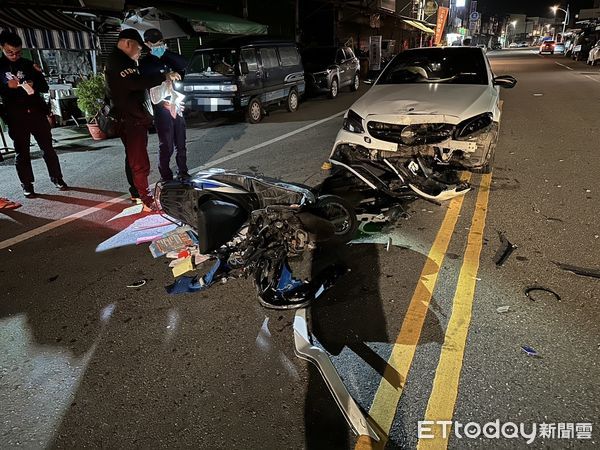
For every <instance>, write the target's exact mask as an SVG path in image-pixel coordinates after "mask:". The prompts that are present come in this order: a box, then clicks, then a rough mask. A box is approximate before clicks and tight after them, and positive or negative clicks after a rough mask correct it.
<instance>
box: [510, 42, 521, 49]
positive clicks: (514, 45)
mask: <svg viewBox="0 0 600 450" xmlns="http://www.w3.org/2000/svg"><path fill="white" fill-rule="evenodd" d="M518 46H519V44H517V43H516V42H511V43H510V44H509V45H508V48H517V47H518Z"/></svg>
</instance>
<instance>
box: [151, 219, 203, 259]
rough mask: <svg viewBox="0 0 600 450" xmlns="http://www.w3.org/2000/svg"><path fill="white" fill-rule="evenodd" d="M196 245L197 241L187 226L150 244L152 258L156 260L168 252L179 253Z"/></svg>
mask: <svg viewBox="0 0 600 450" xmlns="http://www.w3.org/2000/svg"><path fill="white" fill-rule="evenodd" d="M196 245H198V239H197V238H196V236H195V235H194V233H193V232H192V231H191V228H190V227H189V226H185V227H180V228H177V229H175V230H173V231H171V232H169V233H167V234H166V235H164V237H162V238H161V239H157V240H156V241H154V242H152V244H150V252H151V253H152V256H153V257H155V258H158V257H160V256H164V255H166V254H167V253H169V252H173V251H177V252H179V251H181V250H183V249H185V248H187V247H193V246H196Z"/></svg>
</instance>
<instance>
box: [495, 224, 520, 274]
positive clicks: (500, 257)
mask: <svg viewBox="0 0 600 450" xmlns="http://www.w3.org/2000/svg"><path fill="white" fill-rule="evenodd" d="M498 236H499V237H500V248H499V249H498V251H497V252H496V255H495V256H494V262H495V263H496V265H497V266H503V265H504V263H505V262H506V260H507V259H508V257H509V256H510V255H511V254H512V252H514V251H515V250H516V249H517V248H518V247H517V246H516V245H515V244H513V243H512V242H510V241H509V240H508V239H506V236H505V235H504V233H502V232H501V231H498Z"/></svg>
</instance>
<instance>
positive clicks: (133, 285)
mask: <svg viewBox="0 0 600 450" xmlns="http://www.w3.org/2000/svg"><path fill="white" fill-rule="evenodd" d="M147 281H148V280H146V279H145V278H142V279H141V280H139V281H134V282H133V283H131V284H128V285H127V287H128V288H139V287H142V286H144V285H145V284H146V282H147Z"/></svg>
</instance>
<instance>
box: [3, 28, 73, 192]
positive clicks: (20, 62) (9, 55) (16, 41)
mask: <svg viewBox="0 0 600 450" xmlns="http://www.w3.org/2000/svg"><path fill="white" fill-rule="evenodd" d="M0 44H1V46H2V53H3V54H2V57H1V58H0V96H1V97H2V102H3V105H4V107H3V111H4V117H3V118H4V119H5V120H6V124H7V125H8V134H9V136H10V137H11V138H12V140H13V142H14V146H15V153H16V157H15V166H16V168H17V175H18V176H19V180H21V186H22V187H23V194H24V195H25V197H33V196H34V195H35V191H34V190H33V182H34V177H33V170H32V168H31V155H30V149H29V147H30V142H31V135H33V137H34V138H35V140H36V142H37V143H38V145H39V147H40V149H41V150H42V153H43V155H44V161H45V162H46V166H47V167H48V173H49V175H50V179H51V180H52V182H53V183H54V185H55V186H56V187H57V188H59V189H61V190H66V189H67V188H68V187H67V184H66V183H65V182H64V180H63V175H62V172H61V169H60V162H59V161H58V156H57V155H56V152H55V151H54V148H53V147H52V132H51V128H50V123H49V122H48V114H49V112H50V111H49V108H48V105H47V104H46V103H45V102H44V99H43V98H42V96H41V95H40V94H41V93H44V92H48V90H49V88H48V83H46V80H45V79H44V75H43V74H42V70H41V69H40V68H39V66H37V65H35V64H34V63H33V62H32V61H30V60H28V59H25V58H21V51H22V46H23V42H22V41H21V38H20V37H19V35H17V34H16V33H13V32H10V31H3V32H2V33H1V34H0Z"/></svg>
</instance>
